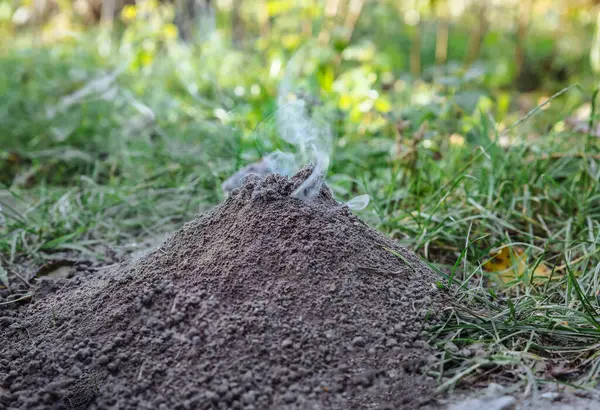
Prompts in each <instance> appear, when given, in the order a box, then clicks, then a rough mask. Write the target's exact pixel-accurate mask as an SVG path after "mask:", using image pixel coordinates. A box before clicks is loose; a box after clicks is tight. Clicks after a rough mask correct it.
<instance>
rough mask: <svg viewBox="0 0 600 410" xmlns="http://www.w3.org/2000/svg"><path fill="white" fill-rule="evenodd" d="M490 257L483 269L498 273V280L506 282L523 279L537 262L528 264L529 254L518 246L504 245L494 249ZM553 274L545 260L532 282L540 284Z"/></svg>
mask: <svg viewBox="0 0 600 410" xmlns="http://www.w3.org/2000/svg"><path fill="white" fill-rule="evenodd" d="M490 256H491V257H490V259H489V260H488V261H486V262H485V263H484V264H483V269H484V270H485V271H486V272H490V273H495V274H497V275H496V277H497V278H498V280H499V281H500V282H502V283H504V284H506V283H509V282H511V281H513V280H515V279H523V277H524V275H525V274H527V273H528V272H529V274H530V271H531V269H533V266H534V265H535V263H531V264H528V261H527V254H525V251H524V250H523V249H522V248H520V247H518V246H504V247H502V248H500V249H497V250H495V251H493V252H492V253H491V255H490ZM551 274H552V269H550V268H549V267H548V266H547V265H546V264H545V263H544V262H540V263H539V264H538V265H537V266H536V267H535V270H534V271H533V277H532V278H531V283H533V284H534V285H540V284H543V283H545V282H546V280H547V278H549V277H550V275H551Z"/></svg>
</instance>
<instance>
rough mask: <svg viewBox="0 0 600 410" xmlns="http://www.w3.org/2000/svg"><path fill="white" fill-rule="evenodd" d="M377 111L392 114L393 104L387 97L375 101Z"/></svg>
mask: <svg viewBox="0 0 600 410" xmlns="http://www.w3.org/2000/svg"><path fill="white" fill-rule="evenodd" d="M375 109H376V110H377V111H379V112H390V110H391V109H392V104H390V102H389V100H388V99H387V98H385V97H379V98H377V99H376V100H375Z"/></svg>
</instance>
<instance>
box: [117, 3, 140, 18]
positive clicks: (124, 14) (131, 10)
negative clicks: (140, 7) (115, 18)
mask: <svg viewBox="0 0 600 410" xmlns="http://www.w3.org/2000/svg"><path fill="white" fill-rule="evenodd" d="M136 15H137V12H136V9H135V6H134V5H131V4H130V5H127V6H125V7H123V10H121V18H122V19H123V20H124V21H131V20H133V19H135V16H136Z"/></svg>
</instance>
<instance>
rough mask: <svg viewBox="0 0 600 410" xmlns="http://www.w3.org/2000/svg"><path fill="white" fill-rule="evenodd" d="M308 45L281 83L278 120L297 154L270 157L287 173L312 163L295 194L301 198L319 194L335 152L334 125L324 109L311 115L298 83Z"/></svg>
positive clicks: (281, 133) (281, 132)
mask: <svg viewBox="0 0 600 410" xmlns="http://www.w3.org/2000/svg"><path fill="white" fill-rule="evenodd" d="M306 53H307V48H303V49H301V50H299V51H298V52H297V53H296V54H295V55H294V57H292V59H291V60H290V61H289V62H288V64H287V66H286V69H285V75H284V78H283V79H282V81H281V83H280V85H279V93H278V97H277V105H278V107H277V108H278V109H277V112H276V117H275V118H276V123H277V129H278V131H279V136H280V137H281V139H282V140H284V141H286V142H287V143H289V144H291V145H292V146H293V147H294V148H295V152H294V153H283V152H281V151H276V152H274V153H272V154H270V155H269V156H268V157H267V161H268V163H269V165H270V166H271V167H272V169H273V170H274V171H275V172H277V173H280V174H283V175H290V174H291V173H293V172H296V171H298V170H299V169H300V168H301V167H302V166H303V165H306V164H312V165H313V167H314V168H313V172H312V174H311V175H310V176H309V177H308V178H307V179H306V181H304V183H303V184H302V185H301V186H300V187H298V189H297V190H296V191H294V192H293V193H292V196H294V197H296V198H298V199H301V200H310V199H311V198H314V197H315V196H317V195H318V194H319V191H320V190H321V186H322V185H323V182H324V179H325V175H326V174H327V171H328V170H329V163H330V161H331V151H332V139H333V138H332V132H331V128H330V126H329V124H328V122H327V119H326V118H325V115H324V114H323V112H322V111H321V110H317V109H314V110H312V111H313V112H312V114H309V106H308V105H309V104H310V103H311V102H309V101H307V99H306V98H305V97H303V96H302V94H303V93H301V90H299V89H298V88H297V87H296V85H295V81H294V80H295V79H296V78H300V77H301V75H302V72H301V71H302V64H303V62H305V61H307V59H306V58H305V57H306V55H305V54H306ZM315 108H316V107H315Z"/></svg>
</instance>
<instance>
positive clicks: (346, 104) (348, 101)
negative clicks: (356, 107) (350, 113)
mask: <svg viewBox="0 0 600 410" xmlns="http://www.w3.org/2000/svg"><path fill="white" fill-rule="evenodd" d="M339 105H340V108H341V109H342V110H349V109H350V107H352V98H351V97H350V96H349V95H348V94H343V95H342V96H340V101H339Z"/></svg>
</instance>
